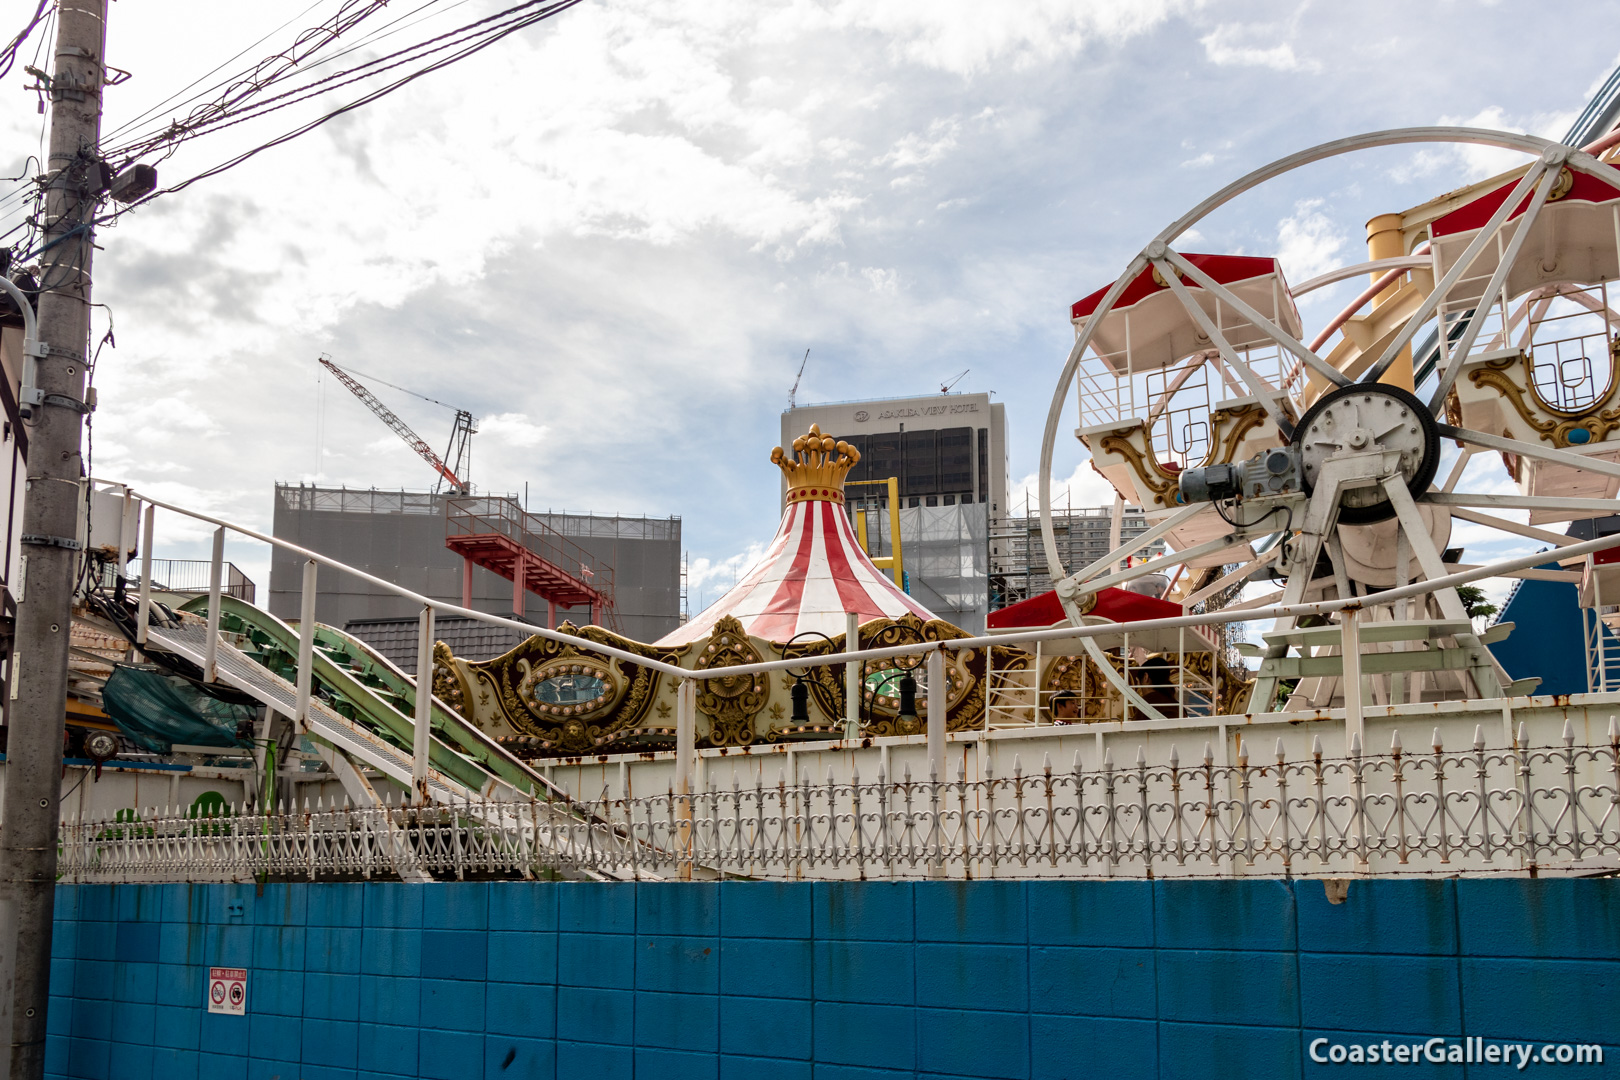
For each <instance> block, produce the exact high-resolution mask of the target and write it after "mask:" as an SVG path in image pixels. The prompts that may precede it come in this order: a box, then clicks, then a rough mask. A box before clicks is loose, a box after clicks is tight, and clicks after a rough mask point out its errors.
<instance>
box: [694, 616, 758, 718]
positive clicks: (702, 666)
mask: <svg viewBox="0 0 1620 1080" xmlns="http://www.w3.org/2000/svg"><path fill="white" fill-rule="evenodd" d="M762 659H763V657H761V656H760V655H759V650H758V649H756V648H754V646H753V643H752V642H750V641H749V640H748V631H747V630H745V629H744V628H743V624H742V623H741V622H739V621H737V619H736V618H735V617H734V616H731V615H727V616H724V617H723V618H721V619H720V621H719V622H717V623H715V624H714V629H713V630H711V631H710V632H709V643H708V644H707V645H706V646H705V647H704V649H703V651H702V652H700V653H699V654H698V656H697V661H696V663H694V664H693V670H695V671H703V670H706V669H708V668H716V667H731V666H733V665H741V664H757V663H759V662H760V661H761V660H762ZM770 696H771V684H770V679H769V678H768V677H766V676H765V675H763V674H756V675H729V676H727V677H725V678H722V679H703V680H701V681H700V682H699V683H698V684H697V707H698V711H699V712H701V713H703V714H704V715H705V716H707V717H708V718H709V735H708V743H709V745H711V746H748V745H750V744H751V743H753V741H754V739H755V738H756V736H757V732H756V731H755V728H754V717H755V716H757V715H759V711H760V710H761V709H763V708H764V707H765V703H766V701H768V700H769V699H770Z"/></svg>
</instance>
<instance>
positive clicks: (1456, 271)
mask: <svg viewBox="0 0 1620 1080" xmlns="http://www.w3.org/2000/svg"><path fill="white" fill-rule="evenodd" d="M1554 149H1555V148H1553V147H1549V148H1548V151H1549V153H1550V152H1552V151H1553V150H1554ZM1559 149H1561V148H1559ZM1546 171H1547V162H1546V161H1545V160H1543V159H1541V158H1537V159H1536V160H1535V161H1533V162H1531V163H1530V167H1529V169H1527V170H1526V171H1525V174H1524V176H1523V178H1522V179H1520V180H1519V182H1518V183H1517V184H1516V185H1514V188H1513V193H1512V194H1510V195H1509V196H1508V197H1507V198H1506V199H1505V200H1503V202H1502V205H1501V206H1498V207H1497V208H1496V212H1495V213H1493V214H1492V215H1491V216H1490V220H1488V221H1486V222H1485V226H1484V228H1482V229H1480V230H1479V233H1478V235H1476V236H1475V237H1474V239H1473V240H1471V241H1469V244H1468V246H1467V247H1466V248H1464V249H1463V253H1462V255H1461V256H1460V257H1458V259H1457V261H1456V262H1455V263H1453V264H1452V267H1451V269H1450V270H1448V271H1446V275H1445V277H1443V278H1441V279H1440V282H1439V284H1437V285H1436V286H1435V287H1434V290H1433V291H1432V292H1430V293H1429V295H1428V296H1427V297H1426V298H1424V301H1423V303H1422V304H1421V305H1419V306H1418V309H1417V311H1415V312H1413V313H1412V315H1411V317H1410V318H1408V319H1407V320H1406V325H1405V326H1404V327H1402V328H1401V332H1400V333H1398V334H1396V335H1395V340H1394V341H1391V342H1390V343H1389V345H1387V346H1386V347H1385V348H1384V352H1383V355H1382V356H1380V357H1379V358H1378V360H1377V361H1376V362H1375V363H1374V364H1373V365H1372V367H1370V368H1368V369H1367V370H1366V372H1365V373H1364V374H1363V375H1362V376H1361V381H1362V382H1363V383H1375V382H1377V381H1378V380H1379V379H1381V378H1383V377H1384V372H1386V371H1388V370H1389V366H1390V365H1391V364H1393V363H1394V362H1395V358H1396V357H1397V356H1399V355H1400V352H1401V350H1402V349H1404V348H1406V346H1408V345H1410V344H1411V343H1412V339H1413V338H1414V337H1416V336H1417V332H1418V330H1419V329H1421V328H1422V327H1423V326H1424V325H1425V324H1426V323H1427V322H1428V321H1429V319H1430V318H1431V317H1432V316H1433V315H1434V313H1435V311H1436V310H1438V309H1439V306H1440V302H1441V301H1442V300H1444V299H1445V298H1446V296H1447V295H1448V294H1450V292H1451V290H1452V288H1453V287H1455V286H1456V284H1457V282H1458V281H1459V280H1461V278H1462V276H1463V274H1464V273H1465V272H1466V271H1467V270H1468V268H1469V267H1470V266H1472V265H1473V263H1474V260H1475V259H1476V258H1478V257H1479V253H1480V252H1482V251H1484V250H1485V245H1486V244H1488V243H1489V242H1490V241H1491V240H1492V239H1493V238H1495V236H1496V234H1497V231H1498V230H1500V229H1501V228H1502V223H1503V222H1505V221H1507V219H1508V215H1509V214H1511V213H1512V212H1513V209H1514V208H1515V207H1516V206H1518V205H1519V204H1520V203H1521V202H1523V201H1524V197H1525V196H1526V195H1528V194H1529V193H1530V189H1531V188H1533V187H1534V186H1535V184H1536V182H1537V181H1539V180H1540V179H1541V175H1542V173H1544V172H1546ZM1520 235H1521V236H1522V235H1523V231H1522V230H1521V232H1520ZM1475 321H1478V320H1475ZM1459 355H1461V353H1460V352H1459Z"/></svg>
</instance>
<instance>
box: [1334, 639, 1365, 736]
mask: <svg viewBox="0 0 1620 1080" xmlns="http://www.w3.org/2000/svg"><path fill="white" fill-rule="evenodd" d="M1339 633H1340V646H1339V651H1340V653H1342V654H1343V659H1344V678H1343V684H1344V748H1345V752H1346V753H1349V751H1350V744H1351V743H1352V742H1353V741H1354V740H1355V739H1356V738H1357V737H1358V736H1359V737H1360V739H1361V743H1362V745H1364V746H1365V745H1366V742H1367V739H1366V734H1365V732H1364V731H1363V730H1362V727H1363V724H1362V711H1361V612H1360V611H1359V610H1358V609H1356V608H1345V609H1344V610H1343V611H1341V612H1339Z"/></svg>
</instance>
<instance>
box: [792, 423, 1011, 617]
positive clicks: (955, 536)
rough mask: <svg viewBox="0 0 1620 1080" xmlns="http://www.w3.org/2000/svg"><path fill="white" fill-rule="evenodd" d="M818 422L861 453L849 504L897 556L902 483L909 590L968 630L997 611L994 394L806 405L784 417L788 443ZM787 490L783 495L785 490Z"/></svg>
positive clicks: (1000, 495)
mask: <svg viewBox="0 0 1620 1080" xmlns="http://www.w3.org/2000/svg"><path fill="white" fill-rule="evenodd" d="M811 424H815V425H817V426H819V427H820V429H821V430H822V431H823V432H825V433H826V434H828V435H831V436H832V437H833V438H835V439H842V440H844V441H846V442H848V443H850V444H851V445H852V446H854V447H855V449H857V450H859V451H860V454H861V460H860V461H859V462H857V463H856V465H855V467H854V468H853V469H851V470H850V473H849V478H848V480H847V481H846V482H845V494H846V496H847V498H848V500H849V501H848V503H847V504H846V508H847V510H848V512H849V513H850V514H851V515H853V516H854V517H855V518H856V522H857V526H859V525H860V523H861V518H862V516H864V518H865V528H864V533H865V535H866V537H867V550H868V551H869V553H870V554H872V555H873V556H877V557H881V556H886V555H892V554H893V545H892V542H891V536H890V531H891V530H890V521H889V514H888V512H887V511H888V510H889V493H888V487H887V485H886V484H884V483H882V482H881V481H884V480H887V479H888V478H890V477H893V478H895V480H896V481H897V483H898V487H899V497H900V506H899V507H898V510H899V518H900V549H901V564H902V587H903V588H905V589H906V590H907V591H908V592H910V594H911V595H912V596H914V597H915V598H916V599H917V600H918V601H919V602H921V603H922V604H923V606H925V607H927V608H928V609H929V610H930V611H933V612H934V613H935V614H937V615H939V616H940V618H942V619H946V620H949V621H950V622H952V623H954V624H955V625H957V626H960V627H961V628H962V629H964V630H968V631H970V632H973V633H978V632H980V631H982V630H983V629H984V620H985V616H986V615H987V614H988V613H989V611H990V588H989V584H990V522H991V521H993V520H994V519H995V518H996V517H997V516H999V515H1001V514H1002V513H1004V512H1005V510H1006V502H1007V488H1008V480H1007V414H1006V409H1005V407H1004V406H1002V405H1001V404H999V403H997V402H992V401H991V400H990V395H989V394H930V395H928V396H927V397H915V398H878V399H872V400H864V401H838V402H827V403H823V404H814V405H802V406H799V407H798V408H794V409H788V410H787V411H786V412H784V413H782V445H783V446H784V447H787V446H791V445H792V443H793V440H794V439H795V438H798V437H799V436H801V435H803V434H804V433H805V432H806V431H807V430H809V428H810V425H811ZM784 490H785V489H784Z"/></svg>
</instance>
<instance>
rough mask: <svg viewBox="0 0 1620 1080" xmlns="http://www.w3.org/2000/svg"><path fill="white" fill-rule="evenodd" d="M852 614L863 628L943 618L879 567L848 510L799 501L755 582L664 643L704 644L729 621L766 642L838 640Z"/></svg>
mask: <svg viewBox="0 0 1620 1080" xmlns="http://www.w3.org/2000/svg"><path fill="white" fill-rule="evenodd" d="M847 611H853V612H855V613H856V614H857V615H859V616H860V617H861V621H862V622H866V621H867V620H868V619H880V618H891V619H895V618H899V617H900V616H902V615H904V614H906V613H907V612H910V613H911V614H913V615H915V616H917V617H918V618H919V619H922V620H924V621H927V620H928V619H933V618H937V616H935V615H934V613H933V612H931V611H929V610H928V609H927V608H925V607H923V606H922V605H921V604H919V603H917V601H915V600H913V599H912V598H911V597H909V596H907V595H906V594H905V593H903V592H901V591H900V590H899V589H897V588H895V585H894V582H892V581H890V580H889V578H888V577H887V576H886V575H885V574H884V572H883V571H882V570H879V569H878V568H877V567H875V566H873V565H872V560H871V559H869V558H867V557H866V552H864V551H862V550H861V545H860V544H859V543H857V542H856V540H855V532H854V530H853V529H852V528H851V527H850V523H849V518H848V517H846V516H845V514H844V508H843V506H842V505H840V504H838V503H835V502H832V501H829V500H821V499H815V500H805V501H803V502H792V503H789V504H788V507H787V510H786V511H785V512H784V513H783V514H782V524H781V527H780V528H778V529H777V530H776V538H775V539H774V540H772V541H771V546H770V548H769V549H767V550H766V552H765V556H764V558H762V559H760V560H759V562H757V563H755V564H754V567H753V569H751V570H750V571H748V576H747V577H745V578H743V579H742V580H741V581H739V582H738V583H737V586H736V588H734V589H732V590H731V591H730V592H728V593H726V594H725V595H724V596H722V597H721V598H720V599H719V600H716V601H715V602H714V603H713V604H710V605H709V606H708V607H707V608H706V609H704V611H703V613H702V614H700V615H698V616H697V617H696V618H694V619H692V620H691V621H690V622H688V623H686V625H684V626H682V627H680V628H678V629H676V630H675V631H673V632H671V633H669V634H666V635H664V636H663V637H662V638H659V639H658V644H659V645H686V644H689V643H690V642H693V641H701V640H702V639H703V638H705V637H707V636H708V635H709V632H710V630H712V629H713V627H714V624H715V623H717V622H719V621H720V619H721V618H722V617H723V616H726V615H733V616H735V617H736V618H737V620H738V621H739V622H741V623H742V625H743V629H744V630H746V631H747V632H748V633H749V635H751V636H753V637H757V638H764V639H765V640H766V641H787V640H788V639H790V638H792V637H793V636H794V635H795V634H799V633H803V632H804V631H806V630H819V631H821V632H822V633H823V634H826V635H827V636H828V637H833V638H836V637H838V636H839V635H840V634H842V633H843V632H844V613H845V612H847Z"/></svg>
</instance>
